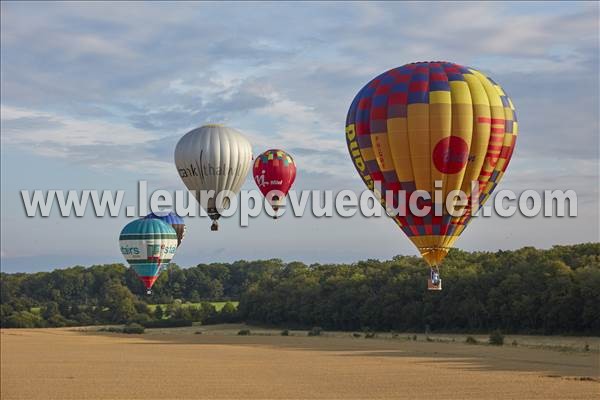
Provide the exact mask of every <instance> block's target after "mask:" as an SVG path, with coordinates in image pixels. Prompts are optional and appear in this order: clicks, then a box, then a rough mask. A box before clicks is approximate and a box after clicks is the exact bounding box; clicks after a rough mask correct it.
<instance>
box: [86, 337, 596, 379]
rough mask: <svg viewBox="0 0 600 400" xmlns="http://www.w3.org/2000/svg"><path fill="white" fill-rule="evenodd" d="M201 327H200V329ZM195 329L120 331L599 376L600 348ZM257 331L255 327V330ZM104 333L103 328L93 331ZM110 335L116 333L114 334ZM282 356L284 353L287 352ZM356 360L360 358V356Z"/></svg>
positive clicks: (174, 341)
mask: <svg viewBox="0 0 600 400" xmlns="http://www.w3.org/2000/svg"><path fill="white" fill-rule="evenodd" d="M196 330H197V329H196ZM194 331H195V330H194V329H192V330H190V329H189V328H187V329H186V328H184V329H177V328H175V329H164V330H157V331H152V330H149V331H148V333H146V334H144V335H139V336H138V335H135V336H129V335H118V336H120V337H123V338H128V339H134V340H133V341H128V345H131V346H164V345H168V346H171V345H172V346H177V345H188V346H189V345H198V346H244V347H253V348H265V349H277V350H282V351H307V352H328V353H330V354H328V356H332V357H348V358H350V357H353V358H364V359H365V360H366V359H370V358H376V357H378V358H386V359H398V360H399V361H400V360H403V361H402V362H412V363H417V364H421V365H431V366H432V367H434V366H435V367H443V368H446V369H460V370H465V371H523V372H526V373H535V374H537V375H540V376H546V377H555V378H558V377H591V378H592V380H598V379H599V378H600V366H599V364H600V357H599V355H598V354H597V353H591V352H590V353H575V352H558V351H550V350H542V349H530V348H519V347H510V346H503V347H496V346H488V345H468V344H464V343H458V342H456V343H440V342H415V341H410V340H406V339H377V338H376V339H365V338H354V337H351V336H350V335H348V336H339V335H336V336H319V337H308V336H306V334H305V333H304V334H303V335H302V336H300V334H299V333H295V334H294V336H279V335H278V334H277V333H272V332H271V333H268V334H267V333H264V332H263V333H257V334H253V335H250V336H237V335H236V334H235V332H237V331H235V332H231V331H229V332H217V331H210V330H209V331H206V332H203V334H195V333H194ZM253 332H254V331H253ZM89 333H92V334H98V335H100V334H102V335H104V334H105V333H101V332H89ZM111 336H115V335H112V334H111ZM282 357H285V354H283V353H282ZM354 361H357V360H356V359H355V360H354Z"/></svg>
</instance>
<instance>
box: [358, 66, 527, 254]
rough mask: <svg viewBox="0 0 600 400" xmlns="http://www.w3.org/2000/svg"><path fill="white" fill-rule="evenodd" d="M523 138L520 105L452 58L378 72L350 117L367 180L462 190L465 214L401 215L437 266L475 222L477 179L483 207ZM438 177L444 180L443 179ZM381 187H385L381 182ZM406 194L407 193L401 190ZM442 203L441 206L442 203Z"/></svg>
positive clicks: (396, 186)
mask: <svg viewBox="0 0 600 400" xmlns="http://www.w3.org/2000/svg"><path fill="white" fill-rule="evenodd" d="M516 138H517V118H516V114H515V108H514V106H513V103H512V102H511V100H510V99H509V98H508V96H507V95H506V93H505V92H504V91H503V90H502V88H501V87H500V85H498V84H497V83H496V82H494V81H493V80H492V79H491V78H489V77H487V76H485V75H484V74H482V73H481V72H479V71H477V70H475V69H473V68H468V67H463V66H461V65H458V64H453V63H449V62H417V63H412V64H407V65H404V66H402V67H399V68H394V69H391V70H389V71H387V72H384V73H383V74H381V75H379V76H377V77H376V78H375V79H373V80H372V81H371V82H369V83H368V84H367V85H366V86H365V87H363V88H362V89H361V90H360V92H359V93H358V94H357V95H356V97H355V98H354V101H353V102H352V104H351V106H350V109H349V111H348V116H347V119H346V142H347V145H348V150H349V152H350V155H351V157H352V160H353V162H354V165H355V167H356V169H357V170H358V172H359V174H360V176H361V177H362V179H363V181H364V182H365V184H366V185H367V186H368V187H369V188H370V189H371V190H375V191H376V193H375V194H376V195H377V196H378V197H379V198H380V201H381V202H382V205H383V206H384V207H389V206H396V205H397V204H388V203H389V201H388V202H387V203H386V197H385V196H384V195H382V193H381V191H383V192H385V191H394V192H396V193H399V192H398V191H402V190H404V191H405V192H406V197H405V198H404V199H400V198H399V196H396V197H392V199H393V202H394V203H396V202H399V201H401V200H404V201H407V199H408V198H409V196H410V194H411V193H412V192H414V191H416V190H423V191H426V192H428V193H429V194H430V195H431V198H432V199H434V191H435V190H439V191H441V194H442V196H441V199H444V200H445V199H446V195H447V194H448V193H450V192H451V191H452V190H462V191H463V192H464V193H465V194H466V195H467V196H468V199H469V203H468V204H467V205H466V206H464V207H465V211H466V212H465V213H464V215H463V216H460V217H457V216H452V215H450V214H449V213H448V212H447V211H446V210H445V206H444V207H443V208H442V209H444V213H443V214H442V215H435V212H434V209H435V206H436V204H434V201H435V200H432V201H429V202H427V201H426V202H423V204H421V205H420V207H422V206H423V205H429V206H430V207H431V212H430V213H428V214H427V215H424V216H419V215H418V214H419V213H414V214H413V213H412V211H411V210H410V209H409V210H407V212H406V215H405V216H395V217H393V218H394V220H395V222H396V223H397V224H398V225H399V226H400V228H401V229H402V231H404V233H405V234H406V235H407V236H408V237H409V239H410V240H411V241H412V242H413V243H414V244H415V245H416V247H417V248H418V249H419V251H420V252H421V254H422V256H423V257H424V259H425V260H426V261H427V262H428V263H429V265H431V266H437V265H438V264H439V263H440V262H441V261H442V260H443V259H444V257H445V256H446V254H447V253H448V250H449V249H450V248H451V247H452V246H453V244H454V242H455V241H456V239H457V238H458V237H459V235H460V234H461V233H462V232H463V230H464V228H465V226H466V225H467V224H468V222H469V220H470V219H471V216H472V214H474V213H475V212H477V211H478V210H477V209H475V210H472V209H471V204H474V203H472V202H471V200H472V197H474V196H472V195H473V191H472V183H471V182H472V181H475V182H476V183H475V187H476V188H477V189H478V190H477V191H478V192H479V205H480V206H481V205H482V204H483V203H484V202H485V201H486V200H487V199H488V198H489V196H490V194H491V193H492V191H493V190H494V188H495V187H496V185H497V184H498V182H499V181H500V179H502V176H503V175H504V172H505V170H506V167H507V166H508V163H509V161H510V158H511V156H512V153H513V149H514V146H515V141H516ZM436 182H438V183H437V184H436ZM379 185H380V186H381V190H377V187H378V186H379ZM400 193H401V192H400ZM438 206H439V205H438Z"/></svg>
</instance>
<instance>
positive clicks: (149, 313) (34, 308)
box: [0, 243, 600, 335]
mask: <svg viewBox="0 0 600 400" xmlns="http://www.w3.org/2000/svg"><path fill="white" fill-rule="evenodd" d="M441 271H442V278H443V286H444V290H443V291H441V292H429V291H427V290H426V277H427V274H428V268H427V266H426V265H425V263H424V262H423V260H421V259H420V258H418V257H412V256H397V257H394V258H393V259H391V260H387V261H379V260H366V261H360V262H358V263H353V264H312V265H306V264H304V263H301V262H290V263H285V262H283V261H281V260H278V259H273V260H261V261H237V262H234V263H211V264H199V265H197V266H195V267H190V268H180V267H179V266H177V265H175V264H172V265H170V266H169V267H168V268H167V270H166V271H165V272H163V273H162V274H161V276H160V278H159V279H158V280H157V282H156V284H155V285H154V287H153V293H152V295H150V296H148V295H146V294H145V291H144V289H143V286H142V284H141V283H140V282H139V281H138V279H137V278H136V276H135V273H134V272H133V271H132V270H130V269H128V268H126V267H125V266H123V265H122V264H107V265H95V266H91V267H89V268H85V267H82V266H77V267H72V268H66V269H58V270H54V271H52V272H38V273H32V274H28V273H16V274H6V273H1V274H0V300H1V306H0V324H1V326H2V327H37V326H68V325H90V324H106V323H125V322H132V321H133V322H138V323H142V324H145V326H167V325H169V324H171V325H177V324H188V323H190V324H191V321H199V322H202V323H211V322H230V321H247V322H254V323H261V324H269V325H277V326H282V327H305V328H310V327H314V326H319V327H323V328H325V329H336V330H359V329H372V330H395V331H422V330H426V329H428V330H432V331H434V330H435V331H462V332H483V331H486V332H487V331H491V330H496V329H500V330H502V331H503V332H507V333H508V332H510V333H543V334H594V335H598V334H600V243H585V244H579V245H572V246H555V247H553V248H551V249H549V250H539V249H535V248H531V247H526V248H522V249H519V250H514V251H498V252H464V251H460V250H452V251H451V252H450V253H449V255H448V257H447V258H446V260H445V261H444V265H443V267H442V269H441ZM217 300H219V301H227V300H231V301H239V306H238V308H237V309H236V308H235V307H234V306H233V305H232V304H229V305H228V306H226V307H224V309H223V310H222V311H221V312H217V311H216V310H215V308H214V306H213V305H212V304H210V303H209V302H208V301H217ZM157 303H158V304H167V305H168V306H166V307H158V308H155V309H154V310H150V308H149V307H148V304H157ZM186 303H193V304H186Z"/></svg>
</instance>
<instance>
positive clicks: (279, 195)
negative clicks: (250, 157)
mask: <svg viewBox="0 0 600 400" xmlns="http://www.w3.org/2000/svg"><path fill="white" fill-rule="evenodd" d="M253 175H254V181H255V182H256V185H257V186H258V189H259V190H260V191H261V193H262V194H263V195H264V196H265V197H266V198H267V201H268V202H269V204H271V206H272V207H273V209H274V210H277V209H278V208H279V207H281V206H282V204H283V201H284V198H285V196H286V195H287V193H288V191H289V190H290V187H291V186H292V184H293V183H294V180H295V179H296V164H295V163H294V159H293V158H292V156H290V155H289V154H288V153H286V152H285V151H283V150H278V149H272V150H267V151H265V152H264V153H262V154H261V155H259V156H258V157H256V160H254V167H253Z"/></svg>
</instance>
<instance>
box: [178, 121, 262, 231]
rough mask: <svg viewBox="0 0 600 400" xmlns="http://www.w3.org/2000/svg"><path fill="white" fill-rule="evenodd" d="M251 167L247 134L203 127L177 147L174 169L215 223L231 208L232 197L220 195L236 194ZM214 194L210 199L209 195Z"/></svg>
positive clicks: (186, 137)
mask: <svg viewBox="0 0 600 400" xmlns="http://www.w3.org/2000/svg"><path fill="white" fill-rule="evenodd" d="M251 165H252V146H251V145H250V142H249V141H248V140H247V139H246V138H245V137H244V135H243V134H242V133H241V132H239V131H237V130H235V129H233V128H228V127H226V126H222V125H204V126H201V127H200V128H196V129H194V130H192V131H190V132H188V133H186V134H185V135H183V137H182V138H181V139H179V142H178V143H177V146H176V147H175V166H176V167H177V171H178V172H179V176H180V177H181V180H183V183H184V184H185V186H186V187H187V188H188V189H189V190H191V191H193V192H194V196H195V197H196V200H198V202H199V203H200V205H201V206H202V208H204V209H205V210H206V212H207V213H208V215H209V216H210V218H211V219H212V220H213V226H212V230H217V227H218V225H217V222H216V221H217V219H219V217H220V216H221V212H222V211H223V210H225V209H227V208H228V207H229V196H225V195H222V196H219V200H220V201H217V196H218V194H219V193H220V192H223V191H230V192H233V194H235V195H237V194H238V193H239V191H240V189H241V188H242V185H243V184H244V181H245V180H246V176H247V175H248V172H249V171H250V167H251ZM211 190H213V191H214V195H213V196H211V197H209V198H207V196H206V193H204V194H203V193H202V191H206V192H209V191H211Z"/></svg>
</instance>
